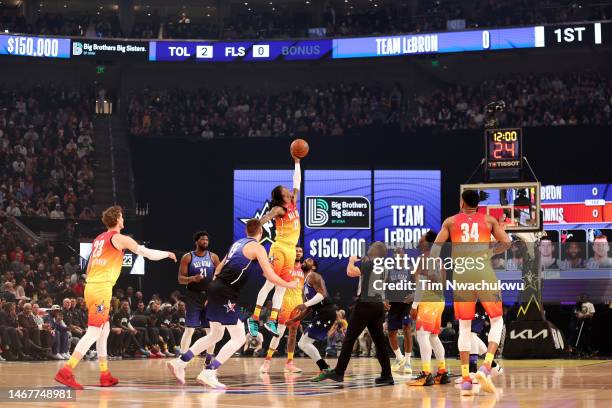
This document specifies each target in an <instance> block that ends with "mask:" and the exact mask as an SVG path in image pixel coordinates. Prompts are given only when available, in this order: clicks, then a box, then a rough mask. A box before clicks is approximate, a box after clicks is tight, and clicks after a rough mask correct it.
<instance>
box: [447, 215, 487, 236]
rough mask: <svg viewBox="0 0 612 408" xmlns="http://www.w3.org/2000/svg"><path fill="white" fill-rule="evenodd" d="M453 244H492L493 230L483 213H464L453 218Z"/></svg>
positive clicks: (451, 234)
mask: <svg viewBox="0 0 612 408" xmlns="http://www.w3.org/2000/svg"><path fill="white" fill-rule="evenodd" d="M450 238H451V242H453V243H459V242H491V228H490V227H489V223H488V222H487V219H486V216H485V215H484V214H481V213H470V214H466V213H462V212H460V213H459V214H457V215H455V216H454V217H453V225H452V227H451V229H450Z"/></svg>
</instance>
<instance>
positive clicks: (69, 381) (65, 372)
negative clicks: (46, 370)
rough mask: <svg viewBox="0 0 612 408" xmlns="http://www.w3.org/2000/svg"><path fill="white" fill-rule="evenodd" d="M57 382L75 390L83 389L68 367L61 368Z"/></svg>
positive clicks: (57, 375)
mask: <svg viewBox="0 0 612 408" xmlns="http://www.w3.org/2000/svg"><path fill="white" fill-rule="evenodd" d="M55 381H57V382H58V383H61V384H64V385H66V386H68V387H70V388H73V389H75V390H82V389H83V386H82V385H81V384H79V383H78V382H77V380H76V378H74V374H72V369H70V367H67V366H64V367H62V368H60V370H59V371H58V372H57V374H55Z"/></svg>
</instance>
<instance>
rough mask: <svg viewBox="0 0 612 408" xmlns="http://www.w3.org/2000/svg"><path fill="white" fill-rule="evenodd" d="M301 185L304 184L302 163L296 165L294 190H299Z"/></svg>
mask: <svg viewBox="0 0 612 408" xmlns="http://www.w3.org/2000/svg"><path fill="white" fill-rule="evenodd" d="M300 184H302V170H301V168H300V163H295V170H294V171H293V188H294V189H296V190H299V189H300Z"/></svg>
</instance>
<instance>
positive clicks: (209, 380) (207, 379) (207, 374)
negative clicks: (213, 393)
mask: <svg viewBox="0 0 612 408" xmlns="http://www.w3.org/2000/svg"><path fill="white" fill-rule="evenodd" d="M196 381H197V382H198V384H201V385H205V386H206V385H207V386H209V387H211V388H215V389H225V388H227V387H226V386H225V384H222V383H220V382H219V380H218V379H217V370H207V369H204V370H202V372H200V374H198V376H197V378H196Z"/></svg>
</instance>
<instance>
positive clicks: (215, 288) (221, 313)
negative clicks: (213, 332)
mask: <svg viewBox="0 0 612 408" xmlns="http://www.w3.org/2000/svg"><path fill="white" fill-rule="evenodd" d="M206 295H207V297H208V304H207V306H206V318H207V319H208V321H209V322H217V323H221V324H222V325H226V326H229V325H235V324H237V323H238V322H239V321H240V320H241V317H242V315H241V313H240V307H239V305H238V297H239V293H238V292H236V291H235V290H234V289H233V288H231V287H229V286H228V285H227V284H226V283H225V282H223V281H221V280H220V279H215V280H213V281H212V282H211V283H210V285H209V286H208V290H207V291H206Z"/></svg>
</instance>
